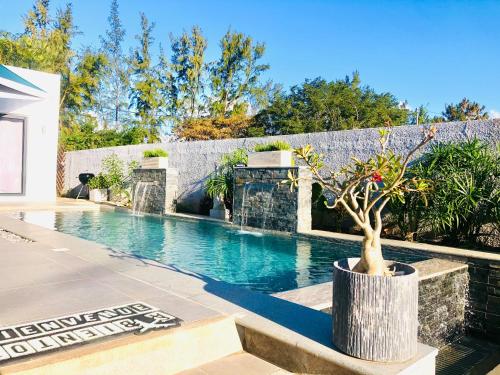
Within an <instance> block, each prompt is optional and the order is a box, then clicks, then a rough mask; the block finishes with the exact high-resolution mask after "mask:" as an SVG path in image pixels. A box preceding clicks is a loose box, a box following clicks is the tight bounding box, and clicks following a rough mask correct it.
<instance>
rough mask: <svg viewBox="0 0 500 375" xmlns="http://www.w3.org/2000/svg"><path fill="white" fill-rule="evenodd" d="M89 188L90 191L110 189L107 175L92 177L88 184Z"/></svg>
mask: <svg viewBox="0 0 500 375" xmlns="http://www.w3.org/2000/svg"><path fill="white" fill-rule="evenodd" d="M87 185H88V187H89V189H90V190H94V189H108V188H109V181H108V179H107V178H106V176H105V175H103V174H102V173H99V174H98V175H97V176H94V177H92V178H91V179H90V180H89V182H88V184H87Z"/></svg>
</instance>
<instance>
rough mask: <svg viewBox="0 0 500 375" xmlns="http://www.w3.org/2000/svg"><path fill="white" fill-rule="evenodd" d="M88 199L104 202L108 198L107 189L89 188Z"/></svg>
mask: <svg viewBox="0 0 500 375" xmlns="http://www.w3.org/2000/svg"><path fill="white" fill-rule="evenodd" d="M89 200H90V201H92V202H106V201H107V200H108V189H90V191H89Z"/></svg>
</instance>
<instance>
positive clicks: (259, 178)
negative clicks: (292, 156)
mask: <svg viewBox="0 0 500 375" xmlns="http://www.w3.org/2000/svg"><path fill="white" fill-rule="evenodd" d="M289 171H292V173H294V175H296V176H297V177H298V179H299V186H298V187H296V188H294V189H290V184H288V183H284V182H283V181H286V180H287V179H288V172H289ZM234 180H235V182H234V198H233V222H234V223H235V224H236V225H243V226H249V227H254V228H263V229H268V230H278V231H282V232H292V233H295V232H297V231H299V232H300V231H306V230H310V229H311V195H312V192H311V185H312V174H311V171H310V170H309V169H307V168H305V167H293V168H236V169H235V176H234Z"/></svg>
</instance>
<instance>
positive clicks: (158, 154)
mask: <svg viewBox="0 0 500 375" xmlns="http://www.w3.org/2000/svg"><path fill="white" fill-rule="evenodd" d="M143 155H144V157H145V158H166V157H168V152H167V151H165V150H162V149H161V148H156V149H154V150H146V151H144V153H143Z"/></svg>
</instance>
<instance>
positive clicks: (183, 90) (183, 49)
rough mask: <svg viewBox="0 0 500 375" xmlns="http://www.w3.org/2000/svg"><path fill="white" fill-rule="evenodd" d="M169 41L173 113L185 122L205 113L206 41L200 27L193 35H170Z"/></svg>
mask: <svg viewBox="0 0 500 375" xmlns="http://www.w3.org/2000/svg"><path fill="white" fill-rule="evenodd" d="M170 39H171V48H172V57H171V64H170V69H171V78H170V85H169V87H170V103H171V112H172V115H175V116H176V117H177V118H178V119H179V120H181V121H182V120H186V119H191V118H193V117H197V116H199V115H200V114H201V113H202V112H203V104H202V94H203V90H204V86H205V84H204V81H203V78H204V77H203V74H204V72H205V69H206V65H205V62H204V58H205V50H206V48H207V41H206V39H205V37H204V36H203V33H202V31H201V29H200V28H199V27H197V26H194V27H193V28H192V29H191V33H190V34H188V33H187V32H184V33H183V34H182V35H181V36H180V37H178V38H176V37H174V36H172V35H171V36H170Z"/></svg>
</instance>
